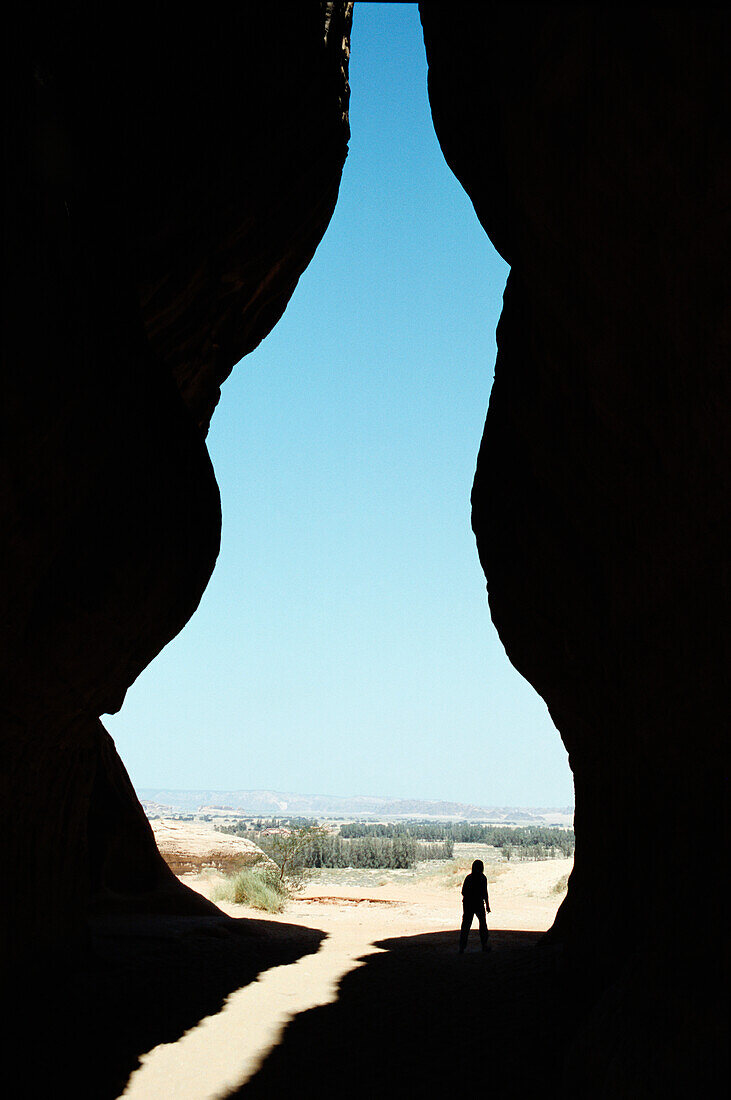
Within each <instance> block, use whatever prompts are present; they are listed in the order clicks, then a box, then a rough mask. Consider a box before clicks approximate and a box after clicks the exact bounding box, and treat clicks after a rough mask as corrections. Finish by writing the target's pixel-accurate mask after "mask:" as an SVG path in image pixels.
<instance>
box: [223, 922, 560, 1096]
mask: <svg viewBox="0 0 731 1100" xmlns="http://www.w3.org/2000/svg"><path fill="white" fill-rule="evenodd" d="M540 938H541V937H540V933H533V932H493V933H492V934H491V944H492V951H491V952H490V953H489V954H483V953H482V952H481V951H480V948H479V943H478V942H477V936H476V933H475V932H473V933H472V936H471V941H470V945H469V946H468V948H467V952H466V953H465V954H464V955H459V954H458V952H457V939H458V933H457V932H436V933H429V934H424V935H418V936H407V937H403V938H399V939H390V940H383V941H380V942H379V943H378V944H377V946H378V947H381V948H383V949H384V952H383V953H382V954H377V955H370V956H366V957H365V962H364V965H362V966H361V967H360V968H359V969H358V970H355V971H352V972H351V973H349V974H347V975H346V976H345V977H344V978H343V980H342V982H341V984H340V990H339V996H338V999H337V1001H335V1002H333V1003H331V1004H328V1005H324V1006H321V1007H318V1008H314V1009H311V1010H309V1011H308V1012H304V1013H302V1014H301V1015H299V1016H297V1017H296V1018H295V1019H294V1020H293V1021H292V1022H291V1023H290V1024H289V1025H288V1027H287V1028H286V1029H285V1032H284V1034H283V1036H282V1039H281V1042H280V1043H279V1045H278V1046H277V1047H275V1048H274V1049H273V1050H272V1052H271V1053H270V1054H269V1056H268V1057H267V1058H266V1059H265V1061H264V1062H263V1064H262V1066H261V1068H260V1069H259V1071H258V1072H257V1073H256V1074H255V1076H254V1077H252V1078H251V1079H250V1081H249V1082H248V1083H246V1084H245V1085H243V1086H241V1087H240V1088H239V1089H238V1090H236V1091H234V1092H232V1093H231V1094H230V1096H232V1097H233V1096H235V1097H241V1098H245V1100H257V1098H259V1097H266V1098H267V1100H271V1098H272V1097H274V1096H284V1095H296V1096H297V1097H298V1100H300V1098H310V1097H313V1098H314V1097H318V1100H323V1098H325V1100H329V1098H331V1097H338V1096H347V1097H348V1100H361V1098H366V1097H368V1098H369V1100H371V1098H375V1097H378V1098H380V1097H383V1098H386V1100H388V1098H391V1097H400V1098H404V1097H420V1098H431V1097H440V1098H445V1097H451V1096H455V1095H458V1094H459V1095H467V1094H470V1095H475V1096H477V1095H483V1096H485V1095H491V1096H495V1097H498V1098H499V1100H508V1098H513V1097H515V1098H518V1097H520V1098H521V1100H522V1098H524V1097H530V1096H534V1095H540V1096H541V1097H542V1098H543V1100H545V1098H547V1097H552V1096H554V1095H557V1094H558V1088H557V1084H558V1079H559V1078H560V1065H561V1058H562V1051H563V1048H564V1043H565V1042H566V1040H567V1039H568V1033H569V1032H570V1030H571V1028H570V1027H569V1026H568V1023H567V1021H566V1015H565V1014H564V1009H563V1007H562V1004H561V998H560V996H559V993H558V989H559V981H558V965H559V953H560V949H559V948H556V947H550V946H541V947H536V944H537V942H538V941H539V939H540Z"/></svg>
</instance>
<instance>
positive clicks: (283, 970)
mask: <svg viewBox="0 0 731 1100" xmlns="http://www.w3.org/2000/svg"><path fill="white" fill-rule="evenodd" d="M460 849H461V850H460V851H458V852H457V853H456V855H457V857H458V858H457V860H456V861H455V862H454V863H452V864H439V865H432V864H422V865H420V866H419V868H418V869H416V870H414V871H320V872H315V876H314V877H313V879H312V880H311V881H310V882H309V884H308V885H307V886H306V887H305V888H303V889H302V891H301V893H300V895H299V896H298V897H297V898H296V899H294V900H292V901H290V902H289V903H288V904H287V906H286V909H285V911H284V912H282V913H281V914H271V913H262V912H259V911H256V910H253V909H248V908H245V907H243V906H236V905H226V904H221V903H218V904H219V906H220V908H222V909H223V910H224V911H225V912H226V913H228V914H229V915H230V916H233V917H237V918H245V919H246V925H247V927H248V926H249V924H250V926H251V927H252V928H255V929H256V928H259V927H260V928H261V929H262V932H263V933H264V931H266V935H268V936H269V937H270V938H271V937H272V936H273V937H274V938H275V940H277V941H278V942H279V943H280V947H281V944H282V941H288V942H292V943H294V942H295V941H298V939H301V940H302V942H303V944H304V943H305V940H307V942H306V946H303V948H302V951H301V952H300V955H299V957H297V958H295V960H294V961H285V962H283V963H282V964H281V965H270V966H269V968H264V967H261V968H260V971H259V973H258V975H257V976H256V977H255V978H254V980H247V981H245V982H244V983H243V984H241V986H240V987H239V988H235V989H234V990H233V991H232V992H230V993H229V994H228V996H227V997H226V998H225V1000H224V1002H223V1005H222V1007H221V1008H220V1010H219V1011H215V1012H213V1013H212V1014H210V1015H207V1016H205V1017H204V1018H202V1019H201V1020H200V1022H198V1023H197V1024H195V1025H194V1026H192V1027H190V1028H189V1029H188V1030H187V1031H185V1033H184V1034H182V1036H181V1037H180V1038H177V1039H176V1041H173V1042H166V1043H162V1044H159V1045H157V1046H155V1047H154V1048H153V1049H151V1050H149V1051H148V1053H144V1054H142V1055H141V1057H140V1064H139V1068H138V1069H136V1070H135V1071H134V1072H133V1073H132V1074H131V1076H130V1077H129V1079H128V1081H127V1084H126V1087H125V1088H124V1090H123V1091H122V1092H121V1093H118V1095H123V1096H124V1097H125V1098H130V1100H208V1098H211V1100H212V1098H222V1097H226V1096H233V1095H236V1096H238V1095H241V1096H246V1097H249V1096H251V1097H254V1096H257V1095H259V1094H261V1095H262V1096H263V1095H265V1094H266V1095H268V1096H272V1095H279V1094H280V1092H282V1091H285V1092H286V1091H292V1092H294V1093H297V1094H298V1095H320V1096H323V1097H328V1096H330V1095H334V1094H336V1093H340V1092H343V1093H346V1094H347V1093H348V1092H350V1093H351V1094H357V1095H364V1096H366V1095H367V1096H370V1095H374V1096H375V1095H378V1094H379V1093H380V1094H384V1092H388V1093H389V1094H393V1095H396V1094H399V1095H406V1096H408V1095H412V1094H413V1095H416V1091H417V1087H416V1081H415V1079H414V1076H413V1073H414V1071H413V1070H412V1071H411V1079H410V1080H409V1079H408V1074H409V1070H408V1068H405V1069H404V1073H405V1074H407V1079H406V1080H405V1081H398V1080H393V1079H392V1078H391V1077H389V1078H388V1079H387V1082H386V1084H385V1085H384V1081H382V1080H380V1078H378V1077H375V1076H372V1075H373V1074H374V1073H375V1072H376V1071H375V1070H374V1069H373V1065H374V1061H375V1060H374V1059H373V1057H372V1056H371V1054H372V1049H371V1052H370V1053H369V1050H368V1048H373V1046H374V1045H375V1047H379V1046H380V1047H382V1051H381V1057H380V1059H377V1060H378V1061H387V1060H388V1058H389V1057H393V1058H398V1059H399V1060H400V1061H403V1064H404V1066H405V1067H408V1064H409V1060H410V1059H411V1060H412V1061H413V1062H414V1063H415V1064H418V1074H424V1075H425V1080H428V1079H429V1070H428V1062H429V1059H430V1058H431V1057H432V1051H433V1048H434V1044H435V1041H438V1042H440V1043H441V1042H442V1041H443V1042H444V1043H446V1044H448V1045H449V1047H450V1049H451V1050H453V1052H454V1058H455V1060H457V1061H458V1060H459V1057H460V1055H461V1056H463V1057H469V1050H470V1030H469V1028H470V1025H469V1022H468V1020H467V1017H468V1016H469V1017H470V1018H472V1017H474V1012H473V1011H472V1008H473V1006H474V1005H475V1003H476V1002H477V1001H480V1002H482V1001H483V999H484V996H486V995H487V994H486V991H487V990H488V989H490V990H491V991H492V992H491V993H490V996H491V997H492V1000H493V1013H494V1014H497V1016H498V1017H499V1016H500V1007H499V1006H500V992H499V990H500V979H501V967H505V968H508V967H509V968H510V973H511V978H510V980H511V982H512V983H513V985H512V986H511V989H512V988H513V987H514V976H515V973H516V958H517V960H518V972H520V966H521V963H520V960H521V959H522V958H525V959H528V958H529V957H530V958H535V957H536V953H535V952H534V951H533V947H534V945H535V943H536V942H537V941H538V940H539V939H540V936H539V935H537V933H540V932H542V931H545V930H546V929H547V928H549V927H550V925H551V923H552V922H553V919H554V916H555V913H556V910H557V908H558V906H559V904H560V902H561V900H562V898H563V897H564V894H565V880H566V877H567V876H568V874H569V872H570V870H571V866H572V861H571V860H547V861H542V862H525V863H503V864H488V862H487V860H485V862H486V871H487V875H488V882H489V892H490V904H491V914H490V916H489V918H488V925H489V927H490V929H491V942H492V945H493V950H492V952H491V953H490V954H487V955H483V953H482V952H481V950H480V944H479V937H478V933H477V928H476V925H475V927H474V928H473V930H472V933H471V935H470V943H469V945H468V948H467V952H466V954H465V955H463V956H460V955H458V953H457V939H458V927H459V921H460V917H461V907H460V885H461V881H462V878H463V876H464V874H465V873H466V870H467V869H468V867H469V862H470V861H471V859H472V858H477V857H481V856H482V852H481V851H480V846H479V845H473V846H470V847H469V848H467V846H460ZM217 877H219V876H217V873H216V872H212V871H207V872H202V873H200V874H198V875H186V876H184V877H183V881H184V882H186V883H187V884H188V885H189V886H191V887H192V888H193V889H195V890H197V891H198V892H200V893H201V894H203V895H205V896H209V895H210V893H211V890H212V888H213V886H214V884H215V882H216V879H217ZM257 922H261V923H260V924H258V923H257ZM242 923H243V922H242ZM276 926H281V928H277V927H276ZM521 952H522V954H521ZM529 953H530V954H529ZM538 954H539V955H545V954H546V952H544V951H541V952H539V953H538ZM508 959H509V962H508ZM545 965H550V960H549V963H547V964H545ZM523 970H524V971H525V973H526V975H527V976H526V979H525V980H526V982H527V984H528V985H530V983H531V981H532V980H533V978H532V977H531V975H532V973H533V971H534V970H535V964H534V963H532V962H531V963H530V964H528V963H525V964H523ZM356 971H357V972H358V973H354V972H356ZM505 972H506V974H507V969H506V971H505ZM348 975H350V976H349V977H347V976H348ZM526 988H527V987H526ZM511 997H512V993H511ZM526 999H530V1000H531V1004H533V1002H534V1001H535V1004H536V1008H535V1011H536V1012H538V1011H547V1012H549V1013H550V1011H551V1006H550V1005H548V1006H543V1007H542V1008H541V1006H540V1004H539V1003H538V1001H537V1000H536V998H535V997H531V995H530V992H529V991H528V992H526ZM427 1003H428V1004H427ZM511 1004H512V1001H511ZM463 1007H464V1009H465V1021H464V1023H461V1022H460V1019H461V1016H462V1012H463ZM404 1017H407V1018H408V1020H409V1021H410V1026H407V1027H406V1028H404V1029H403V1030H404V1034H403V1037H402V1038H401V1039H397V1034H398V1032H399V1030H400V1028H401V1024H400V1023H399V1021H401V1020H403V1019H404ZM497 1026H498V1030H499V1027H500V1026H502V1025H501V1024H500V1023H498V1025H497ZM504 1026H505V1027H506V1028H507V1027H509V1021H508V1022H506V1023H505V1025H504ZM493 1030H494V1029H493ZM407 1033H408V1034H407ZM366 1035H367V1040H366ZM435 1036H437V1037H439V1038H438V1039H435V1038H434V1037H435ZM344 1045H345V1046H347V1052H346V1051H344ZM313 1056H314V1057H317V1058H318V1059H319V1060H320V1062H321V1063H323V1064H327V1065H329V1066H330V1067H331V1078H330V1080H328V1079H327V1074H326V1075H325V1078H324V1079H323V1078H322V1077H321V1075H318V1079H317V1080H316V1081H315V1080H314V1079H313V1076H312V1059H313ZM402 1056H403V1057H402ZM443 1063H444V1059H440V1060H439V1069H437V1063H436V1062H435V1063H434V1066H435V1068H434V1074H433V1080H434V1085H435V1090H436V1088H437V1078H438V1075H439V1073H441V1072H442V1071H443ZM336 1066H337V1067H338V1068H337V1069H336V1068H335V1067H336ZM379 1072H382V1071H380V1070H379ZM384 1072H385V1071H384ZM457 1072H458V1071H457ZM516 1072H517V1071H516ZM343 1073H344V1074H345V1075H346V1077H347V1076H350V1081H348V1080H347V1079H346V1080H343V1079H342V1077H341V1076H339V1075H342V1074H343ZM371 1077H372V1079H371ZM420 1087H422V1088H423V1085H422V1086H420Z"/></svg>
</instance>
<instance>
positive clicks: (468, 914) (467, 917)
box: [459, 905, 473, 952]
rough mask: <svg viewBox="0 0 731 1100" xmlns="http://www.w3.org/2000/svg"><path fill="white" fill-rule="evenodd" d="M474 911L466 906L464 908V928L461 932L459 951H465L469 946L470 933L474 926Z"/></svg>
mask: <svg viewBox="0 0 731 1100" xmlns="http://www.w3.org/2000/svg"><path fill="white" fill-rule="evenodd" d="M472 915H473V914H472V910H471V909H468V907H467V906H466V905H464V906H463V907H462V927H461V928H460V930H459V950H460V952H462V951H464V949H465V947H466V946H467V937H468V935H469V932H470V925H471V924H472Z"/></svg>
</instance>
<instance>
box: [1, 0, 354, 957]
mask: <svg viewBox="0 0 731 1100" xmlns="http://www.w3.org/2000/svg"><path fill="white" fill-rule="evenodd" d="M350 7H351V6H350V5H348V4H336V3H313V2H309V3H302V4H297V5H295V6H292V7H291V8H288V9H287V10H286V14H285V12H284V11H280V10H277V11H276V12H273V11H272V9H271V8H270V7H267V6H262V5H259V6H258V7H251V6H248V5H247V6H241V5H239V6H238V7H236V8H227V9H226V11H225V13H224V12H221V13H220V17H213V16H211V18H209V19H202V17H201V13H200V11H199V10H195V9H191V10H190V11H186V12H183V11H182V9H180V7H179V6H176V7H174V6H173V5H153V6H152V7H149V6H148V7H147V8H145V9H144V19H142V16H141V9H140V10H139V11H136V9H130V10H128V9H125V10H124V12H122V11H121V10H120V11H119V12H117V11H116V10H115V12H114V13H112V14H110V10H109V9H107V8H105V7H99V6H98V5H96V6H95V5H91V4H81V5H73V6H72V7H70V8H69V7H68V6H65V7H64V6H61V7H58V6H57V7H55V8H52V7H51V6H38V7H36V6H35V5H28V6H27V8H25V9H23V11H22V13H21V14H16V16H15V17H14V18H15V19H16V21H18V20H19V21H20V22H19V23H18V22H16V24H15V25H13V24H12V22H10V23H9V24H8V25H7V26H6V31H7V35H6V37H7V39H8V41H10V42H12V43H13V44H14V50H13V52H14V55H15V56H14V68H13V70H12V73H11V79H10V80H9V84H10V86H11V88H12V97H11V102H10V109H9V110H8V125H7V127H6V145H5V150H6V165H7V166H8V198H7V201H6V204H5V263H6V269H5V276H6V277H5V280H4V282H5V286H6V288H7V289H6V294H5V307H6V316H5V344H4V360H5V366H4V385H3V424H2V438H3V446H4V454H3V463H2V469H3V482H2V488H1V489H0V507H1V508H2V516H3V520H2V524H3V535H4V542H5V547H6V549H5V554H6V558H5V560H4V570H3V576H4V578H5V580H6V583H5V585H4V586H3V605H2V610H1V616H0V618H1V621H2V626H3V654H2V669H3V674H2V675H3V682H2V700H3V707H2V750H3V778H4V783H3V789H2V791H1V792H0V803H1V804H2V808H3V813H4V823H3V828H4V833H3V835H4V836H13V837H14V838H15V843H14V844H13V845H11V849H12V850H11V852H10V854H9V856H8V858H6V874H8V875H9V881H10V882H11V883H12V887H11V890H10V891H9V901H8V904H7V905H5V906H3V909H2V918H3V923H4V926H5V937H6V938H4V941H3V942H4V944H6V945H8V950H4V952H3V958H8V957H10V958H18V957H22V954H23V952H24V950H26V949H27V948H28V947H29V946H31V947H33V948H38V947H42V946H44V945H45V944H52V943H54V942H55V943H58V942H59V941H60V942H63V943H64V944H68V943H69V942H72V941H73V940H74V938H75V937H78V936H80V935H81V936H83V928H84V913H85V910H86V906H87V904H88V900H89V896H90V892H92V891H93V890H94V889H96V888H97V887H99V888H100V884H102V883H103V884H104V890H105V893H106V896H110V894H113V893H114V892H115V890H114V889H113V885H114V884H113V883H111V882H110V880H109V875H110V874H111V875H112V878H114V877H115V876H116V879H117V881H116V889H117V890H122V891H124V892H126V893H127V894H129V895H134V896H138V897H141V896H146V898H147V901H146V903H145V904H148V905H151V904H153V902H152V895H153V894H154V893H155V892H156V891H158V892H159V891H162V892H163V893H166V894H167V892H168V891H169V890H170V889H173V888H174V887H175V880H174V879H173V877H172V876H171V874H170V872H169V870H168V869H167V867H166V866H165V864H164V862H163V861H162V860H161V858H160V857H159V855H158V854H157V851H156V849H155V847H154V842H153V840H152V832H151V830H150V829H149V826H148V825H147V823H146V822H145V819H144V815H143V813H142V810H141V808H140V806H139V803H138V802H137V799H136V798H135V796H134V792H133V791H132V788H131V785H130V784H129V780H128V779H127V776H126V773H125V772H124V768H123V765H122V764H121V761H120V760H119V758H118V756H117V754H116V752H115V750H114V747H113V745H112V744H111V740H110V739H109V738H108V736H107V735H106V733H105V731H104V730H103V728H102V727H101V725H100V723H99V718H98V716H99V715H101V714H103V713H105V712H110V711H115V710H117V709H118V708H119V707H120V706H121V703H122V700H123V698H124V694H125V692H126V690H127V688H128V687H129V685H130V684H131V683H132V682H133V680H134V679H135V678H136V676H137V675H138V674H139V673H140V671H141V670H142V669H143V668H144V667H145V666H146V665H147V664H148V663H149V662H150V661H151V660H152V658H153V657H154V656H155V655H156V654H157V653H158V652H159V650H160V649H161V648H162V647H163V646H164V645H165V644H166V643H167V642H168V641H169V640H170V639H171V638H172V637H173V636H174V635H175V634H176V633H177V632H178V631H179V630H180V629H181V628H182V627H183V625H184V624H185V623H186V622H187V620H188V619H189V617H190V615H191V614H192V612H193V611H194V609H195V607H196V606H197V604H198V601H199V600H200V597H201V594H202V593H203V590H204V588H205V586H206V583H207V581H208V578H209V576H210V573H211V571H212V569H213V565H214V563H215V560H216V555H217V553H218V545H219V533H220V504H219V497H218V489H217V486H216V482H215V478H214V475H213V471H212V469H211V464H210V461H209V458H208V453H207V450H206V445H205V432H206V428H207V425H208V422H209V419H210V416H211V413H212V411H213V408H214V407H215V404H216V401H217V400H218V395H219V386H220V384H221V382H222V380H223V379H224V378H225V377H226V375H227V374H228V373H229V372H230V370H231V368H232V367H233V365H234V364H235V363H236V362H237V361H238V360H239V359H240V358H241V356H242V355H244V354H245V353H246V352H247V351H249V350H251V349H252V348H253V347H255V345H256V344H257V343H258V342H259V341H260V340H261V339H262V338H263V336H264V335H266V333H267V332H268V331H269V330H270V328H271V327H272V325H273V324H274V323H275V322H276V320H277V319H278V318H279V316H280V315H281V313H282V311H283V310H284V308H285V306H286V304H287V301H288V299H289V297H290V295H291V294H292V292H293V290H294V287H295V285H296V283H297V280H298V278H299V276H300V274H301V272H302V271H303V270H304V268H305V267H306V266H307V264H308V263H309V261H310V259H311V257H312V254H313V252H314V250H315V247H316V246H317V243H318V241H319V240H320V238H321V237H322V234H323V233H324V231H325V228H326V226H327V224H328V221H329V219H330V216H331V214H332V210H333V208H334V204H335V200H336V197H337V192H338V186H339V181H340V174H341V170H342V166H343V162H344V159H345V155H346V151H347V141H348V136H349V132H348V119H347V101H348V84H347V59H348V33H349V20H350ZM91 822H93V829H92V828H91V827H90V823H91ZM91 834H93V836H92V835H91ZM112 850H113V852H114V859H113V860H111V859H110V858H108V857H109V855H110V851H112ZM122 880H123V881H122ZM178 893H179V904H181V905H183V904H188V905H189V906H199V902H198V901H197V900H196V899H195V898H194V897H193V896H192V895H188V898H187V902H186V898H185V897H184V894H183V892H182V890H179V891H178Z"/></svg>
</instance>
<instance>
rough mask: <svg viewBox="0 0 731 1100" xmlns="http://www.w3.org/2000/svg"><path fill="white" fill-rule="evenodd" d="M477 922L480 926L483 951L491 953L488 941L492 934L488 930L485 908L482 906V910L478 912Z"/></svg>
mask: <svg viewBox="0 0 731 1100" xmlns="http://www.w3.org/2000/svg"><path fill="white" fill-rule="evenodd" d="M477 921H478V924H479V925H480V943H481V944H482V950H483V951H489V950H490V945H489V943H488V942H487V941H488V939H489V937H490V933H489V932H488V930H487V918H486V916H485V910H484V907H483V906H480V908H479V909H478V910H477Z"/></svg>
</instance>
